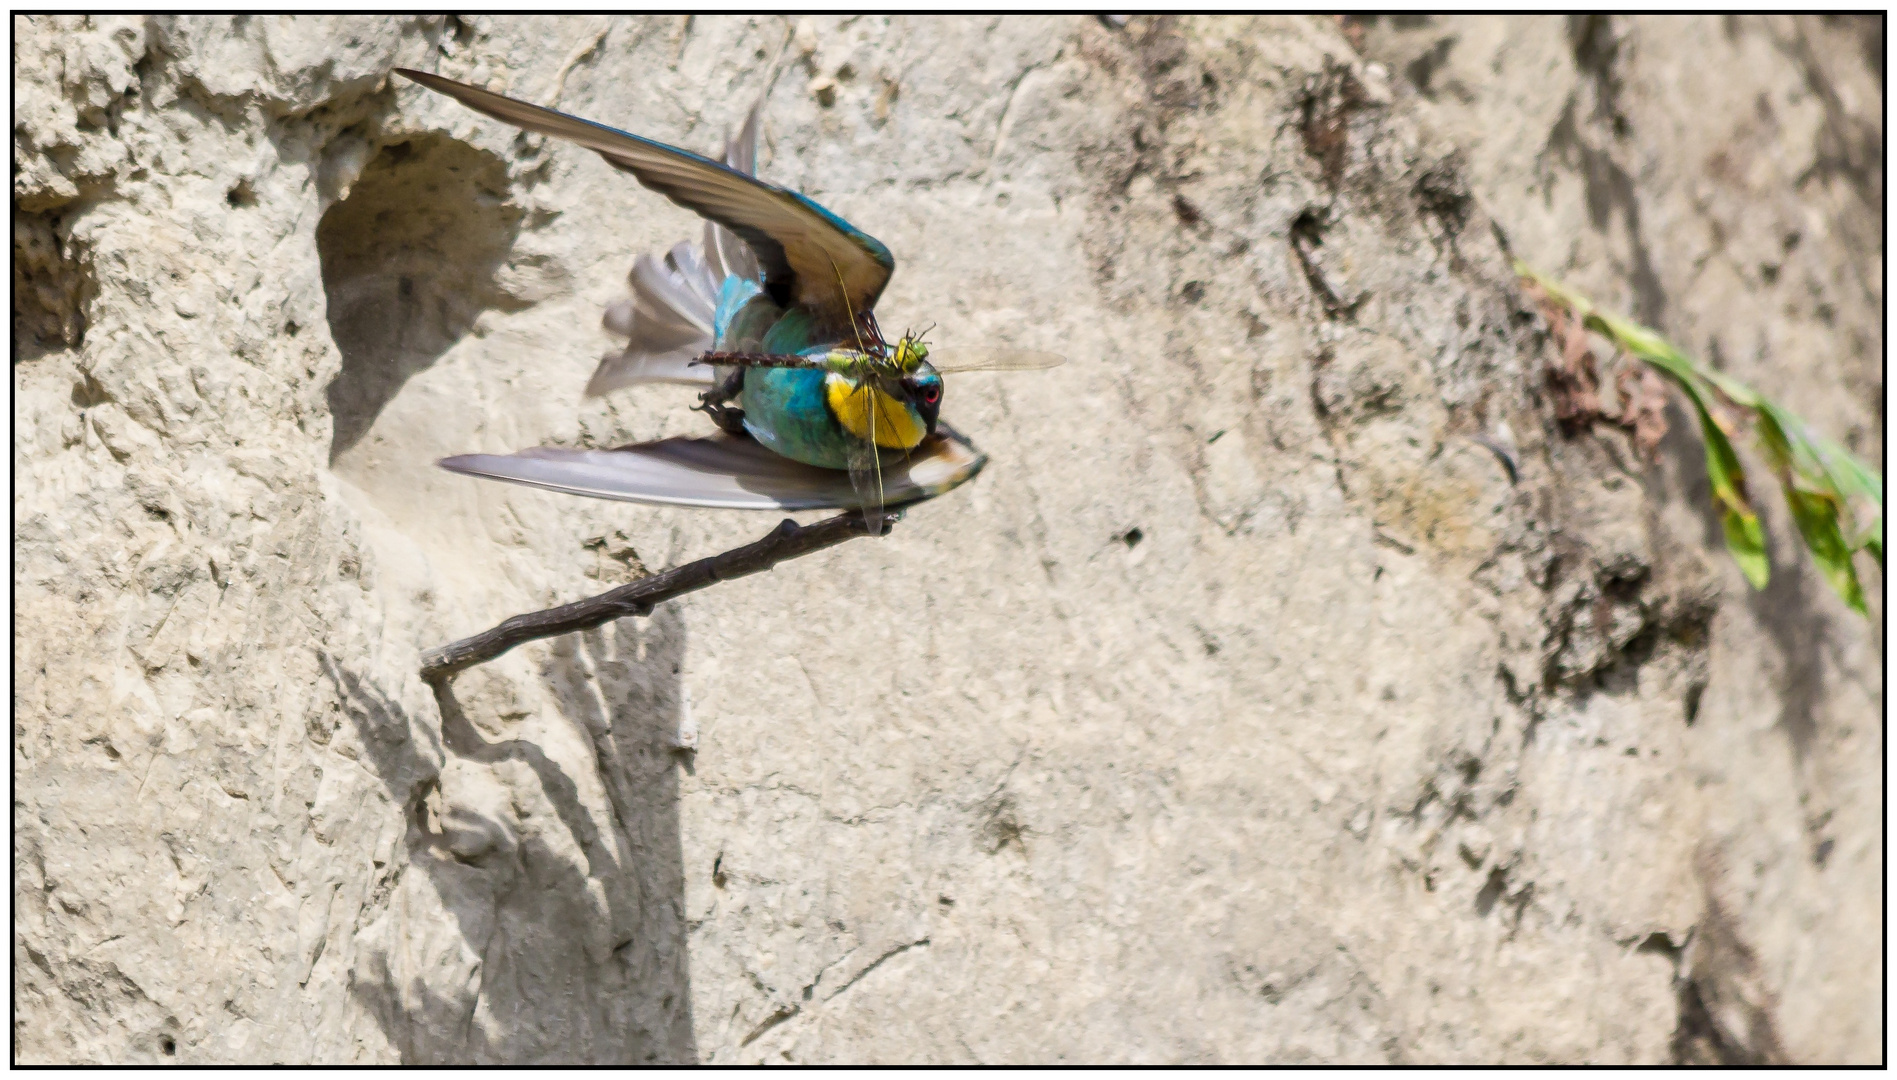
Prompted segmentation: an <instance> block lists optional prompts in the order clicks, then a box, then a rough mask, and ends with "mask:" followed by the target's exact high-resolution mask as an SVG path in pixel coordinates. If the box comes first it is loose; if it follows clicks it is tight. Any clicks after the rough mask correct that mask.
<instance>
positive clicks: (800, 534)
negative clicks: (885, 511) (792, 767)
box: [422, 511, 894, 684]
mask: <svg viewBox="0 0 1897 1080" xmlns="http://www.w3.org/2000/svg"><path fill="white" fill-rule="evenodd" d="M893 520H894V519H893V518H885V519H884V523H883V526H882V528H881V529H880V530H878V534H879V535H883V534H887V533H888V532H889V526H890V522H892V521H893ZM868 535H870V531H869V525H868V523H867V522H865V520H864V519H863V515H861V514H859V513H856V512H854V511H852V512H850V513H846V514H838V515H837V516H836V517H833V518H825V519H823V520H822V521H819V522H816V523H814V524H811V525H799V524H797V523H796V522H795V521H792V520H790V519H789V518H785V519H784V521H783V522H782V523H781V524H779V525H778V526H777V528H775V529H772V530H771V532H770V535H768V536H766V537H764V538H763V539H762V540H759V541H757V542H755V543H751V544H746V545H744V546H743V547H740V548H732V549H731V550H730V551H727V552H725V553H724V554H722V555H713V556H712V557H711V558H709V559H700V560H698V561H697V562H690V563H686V564H685V565H684V566H675V567H673V568H672V569H670V570H666V571H664V572H663V573H658V574H653V575H652V576H651V577H647V578H641V579H639V580H638V581H635V582H633V583H632V584H630V585H621V586H620V587H619V588H617V589H614V590H612V591H611V592H606V593H601V594H600V595H598V596H594V597H590V598H588V599H585V600H578V601H575V602H573V603H571V604H563V605H561V606H560V607H557V608H548V609H547V610H545V611H535V612H530V613H528V614H526V615H516V616H514V617H513V618H511V619H508V620H507V621H506V622H504V623H501V624H500V625H499V626H496V627H494V628H493V629H492V630H487V631H484V632H482V633H479V634H476V635H474V636H473V637H470V638H462V639H461V640H460V641H456V642H453V643H451V644H448V645H443V646H442V647H441V648H439V649H430V650H429V651H427V652H425V653H423V654H422V678H423V679H425V680H427V681H428V682H431V683H436V684H439V683H442V682H445V681H446V680H448V679H451V678H453V677H454V676H455V675H456V674H457V673H458V672H461V671H464V670H466V669H468V668H470V667H473V666H474V665H476V664H484V663H486V662H487V661H489V660H492V659H494V658H495V657H497V656H499V655H501V654H502V653H504V652H506V651H507V650H509V649H511V648H513V647H514V646H516V645H520V644H523V643H525V642H529V641H536V640H538V639H540V638H544V637H554V636H555V635H558V634H570V633H574V632H575V631H579V630H591V629H593V628H594V627H596V626H603V625H605V624H606V623H609V622H612V621H613V620H614V619H623V618H625V617H626V616H628V615H650V614H652V608H653V607H654V606H655V605H657V604H662V603H664V602H665V601H667V600H671V599H675V598H677V597H680V596H683V595H685V594H686V593H689V592H696V591H698V590H699V589H702V588H705V587H706V586H708V585H715V584H717V583H718V582H720V581H730V580H731V579H733V578H740V577H744V576H745V575H746V574H755V573H758V572H759V571H762V570H769V569H770V568H771V567H773V566H776V565H777V564H778V563H780V562H783V561H784V560H786V559H794V558H796V557H798V556H799V555H808V554H810V553H811V552H813V551H822V550H823V549H824V548H827V547H834V546H835V545H837V544H841V543H842V542H844V541H845V540H850V539H853V538H855V537H858V536H868Z"/></svg>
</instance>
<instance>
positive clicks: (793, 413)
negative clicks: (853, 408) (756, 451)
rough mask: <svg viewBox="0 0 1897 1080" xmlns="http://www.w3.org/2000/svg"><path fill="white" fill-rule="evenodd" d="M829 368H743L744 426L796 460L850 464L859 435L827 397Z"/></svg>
mask: <svg viewBox="0 0 1897 1080" xmlns="http://www.w3.org/2000/svg"><path fill="white" fill-rule="evenodd" d="M824 376H825V373H824V372H822V371H815V370H812V369H810V368H752V369H751V370H749V371H746V372H745V373H744V393H743V394H742V395H740V397H739V399H738V400H739V402H740V403H741V405H742V407H743V408H744V427H745V430H747V431H749V432H750V433H751V437H752V438H754V439H756V440H757V441H758V442H761V443H763V444H764V445H765V446H767V447H769V448H770V449H771V450H773V451H776V452H777V453H779V454H782V455H784V456H785V457H787V458H790V459H792V460H793V461H801V462H803V463H804V464H806V465H817V466H821V467H822V468H826V469H847V468H849V467H850V447H851V446H852V445H854V443H855V442H856V441H857V440H854V439H852V438H851V436H850V434H849V433H848V432H846V431H844V430H843V426H842V425H841V424H839V423H837V419H836V416H835V414H833V413H832V412H831V411H830V406H829V404H828V403H826V402H825V400H824V389H823V380H824Z"/></svg>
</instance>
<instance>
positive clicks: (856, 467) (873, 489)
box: [849, 380, 892, 536]
mask: <svg viewBox="0 0 1897 1080" xmlns="http://www.w3.org/2000/svg"><path fill="white" fill-rule="evenodd" d="M850 396H851V397H852V398H854V399H856V402H860V403H862V404H863V406H864V411H866V412H868V414H869V418H870V421H869V423H870V437H869V438H868V439H853V440H852V441H851V445H850V453H849V458H850V487H851V488H852V489H854V490H855V492H856V499H857V506H858V508H859V509H861V510H862V512H863V520H864V521H865V522H866V523H867V524H868V525H869V531H870V534H871V535H872V536H874V535H876V534H878V533H880V532H882V531H883V519H884V513H883V508H884V507H885V506H886V505H888V503H889V492H888V485H887V483H886V482H885V477H884V475H883V471H884V466H885V465H887V464H892V463H891V462H888V461H886V460H885V459H887V458H889V457H891V456H892V455H890V454H887V453H885V452H884V451H883V450H882V449H881V448H880V447H878V446H877V445H876V432H877V430H878V428H879V427H881V426H883V418H882V417H881V416H879V415H877V414H878V413H879V412H880V411H881V410H880V409H879V408H877V405H878V402H877V395H876V392H875V391H874V390H873V389H872V388H871V384H870V383H869V381H868V380H865V381H863V382H862V383H860V384H858V385H857V388H856V389H855V390H854V391H852V392H851V395H850Z"/></svg>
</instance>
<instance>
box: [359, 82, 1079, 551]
mask: <svg viewBox="0 0 1897 1080" xmlns="http://www.w3.org/2000/svg"><path fill="white" fill-rule="evenodd" d="M397 73H398V74H400V75H402V76H404V77H405V78H408V79H410V80H413V81H414V82H417V83H420V84H421V85H423V86H425V87H427V88H428V89H430V90H434V91H437V92H439V93H442V94H446V95H447V96H449V97H451V98H454V99H455V100H456V101H459V102H460V103H461V104H463V105H466V106H467V107H469V108H471V109H474V110H475V111H477V112H480V113H483V114H485V115H487V116H490V117H493V118H494V119H497V120H501V121H504V122H506V123H509V124H512V125H514V126H515V127H518V128H521V129H523V130H525V131H530V132H534V133H538V134H543V135H550V136H553V137H556V138H560V139H565V140H567V141H570V142H573V143H576V144H578V145H580V146H583V147H585V148H587V149H590V150H593V151H595V152H596V153H598V154H599V155H600V156H601V157H603V158H605V159H606V161H607V162H608V163H609V164H611V165H612V166H614V167H615V168H617V169H619V170H621V171H624V172H627V173H630V174H631V175H632V177H633V178H634V179H635V180H637V181H638V182H639V183H640V184H641V185H643V186H645V187H647V188H649V189H651V190H653V191H656V192H658V193H659V194H661V195H664V196H665V197H666V198H668V199H670V200H671V201H672V202H674V203H677V204H678V205H680V206H683V207H685V208H686V209H688V210H691V211H693V212H694V213H696V214H698V215H699V216H700V217H701V218H703V219H705V230H704V236H703V240H702V243H701V244H699V245H693V244H691V243H690V242H685V243H681V244H678V245H676V246H674V247H673V248H672V249H671V250H670V251H668V252H667V253H666V254H665V256H664V258H663V259H659V258H654V257H653V256H651V255H649V254H647V255H640V256H639V257H638V258H637V259H636V260H635V261H634V263H633V270H632V274H631V277H630V284H631V296H630V298H629V299H627V300H625V301H623V302H621V303H619V304H615V305H614V306H612V307H611V308H609V309H608V310H607V313H606V319H605V323H606V326H607V328H608V329H610V330H613V331H615V332H617V333H620V334H622V335H624V336H626V337H627V338H628V339H629V342H628V344H627V346H626V347H625V349H623V350H622V351H620V352H618V353H616V354H609V355H608V356H607V357H606V358H605V359H604V360H602V361H601V362H600V365H599V368H598V370H597V371H595V372H594V374H593V377H592V379H591V381H590V382H589V383H588V384H587V389H586V392H587V395H588V396H598V395H600V394H604V393H607V392H610V391H613V390H617V389H620V388H622V387H628V386H638V385H644V384H653V383H671V384H683V385H687V386H693V387H697V388H699V389H700V390H701V391H702V392H701V393H700V395H699V405H698V406H697V408H698V409H699V410H700V411H702V412H704V413H705V414H706V415H707V416H708V417H709V418H710V419H711V420H712V422H713V423H714V424H715V425H716V426H717V427H718V429H719V430H718V432H717V433H715V434H713V435H711V436H708V437H673V438H667V439H659V440H655V441H651V442H643V443H635V444H632V445H629V446H621V447H616V448H613V449H608V450H588V449H574V448H570V447H557V446H543V447H535V448H532V449H528V450H522V451H519V452H517V453H513V454H463V455H459V456H456V457H450V458H445V459H443V460H442V461H441V462H439V464H440V465H441V466H442V467H443V468H446V469H449V470H451V471H454V472H459V473H465V474H468V475H472V476H478V477H484V478H488V479H493V480H505V481H511V482H514V483H520V484H529V485H532V486H535V487H541V488H547V489H550V490H554V491H561V492H567V493H570V494H575V495H590V496H595V497H598V498H606V499H621V500H627V501H631V502H642V503H655V504H661V505H675V506H701V507H721V508H733V509H754V510H817V509H841V510H854V511H857V512H859V513H861V514H862V515H863V516H864V517H865V518H866V519H867V520H868V522H869V523H870V525H871V526H872V531H876V532H880V531H882V529H881V525H882V523H883V521H884V520H885V515H887V514H890V513H892V512H894V511H897V510H900V509H901V508H903V507H906V506H909V505H912V504H914V503H918V502H921V501H923V500H925V499H931V498H934V497H936V496H938V495H941V494H943V493H945V492H947V491H950V490H952V489H954V488H956V487H958V486H960V485H961V484H964V483H966V482H967V481H969V480H971V479H973V478H974V477H975V476H976V474H978V473H979V472H980V471H981V469H982V467H983V466H984V465H985V464H986V463H987V460H988V459H987V456H986V455H985V454H983V453H982V452H981V451H979V450H977V449H976V448H975V445H974V443H972V442H971V441H969V439H968V438H967V437H966V436H964V435H962V434H961V433H960V432H958V431H956V430H955V429H954V428H953V427H951V426H949V425H948V424H947V423H946V422H944V421H943V420H942V419H941V415H940V414H941V407H942V398H943V390H944V388H943V382H942V376H943V375H945V374H953V373H957V372H972V371H1019V370H1036V369H1045V368H1050V367H1054V366H1056V365H1058V364H1061V363H1063V362H1064V360H1063V358H1062V357H1061V356H1059V355H1057V354H1054V353H1048V352H1040V351H1036V350H1030V349H1016V348H1005V347H964V348H960V349H955V348H949V347H931V346H930V345H929V344H928V342H927V341H926V336H927V331H924V332H922V333H904V334H903V335H902V336H901V337H899V338H898V339H897V340H896V342H894V343H893V344H892V343H890V342H889V341H888V340H887V339H886V338H885V337H884V336H883V334H882V331H881V329H880V328H879V326H878V324H877V322H876V316H875V313H874V312H875V306H876V301H877V300H878V298H879V297H880V296H881V295H882V293H883V289H884V287H885V286H886V285H887V284H888V282H889V278H890V275H891V273H892V272H893V271H894V270H895V265H896V264H895V259H894V257H893V256H892V255H891V254H890V252H889V249H888V248H887V247H885V246H884V245H883V244H882V243H881V242H880V241H878V240H877V239H876V238H875V237H872V236H870V235H869V234H867V233H865V232H863V231H862V230H860V229H858V228H856V227H855V226H854V225H851V224H850V223H849V222H847V221H845V220H843V219H842V218H841V217H839V216H837V215H836V214H834V213H832V212H831V211H829V210H827V209H825V208H824V207H823V206H821V205H819V204H818V203H817V202H816V201H815V200H813V199H811V198H809V197H808V196H805V195H803V194H801V193H799V192H795V191H791V190H788V189H786V188H782V187H778V186H776V185H774V184H770V183H767V182H765V181H763V180H760V179H758V178H757V176H756V175H755V173H756V163H757V133H758V126H759V121H760V117H761V114H762V110H763V107H764V101H765V98H764V97H763V96H760V97H759V99H758V101H757V103H756V105H754V106H753V107H752V109H751V111H750V113H749V115H748V116H747V118H746V120H745V122H744V124H743V125H742V127H741V128H740V129H739V131H738V132H737V133H736V134H735V135H734V136H733V137H732V138H731V139H729V140H728V141H727V142H726V145H725V152H724V159H723V160H722V161H714V160H712V159H710V158H707V157H703V156H701V155H698V154H694V153H692V152H690V151H688V150H681V149H679V148H677V147H673V146H668V145H666V144H664V143H660V142H656V141H654V140H651V139H647V138H644V137H641V136H638V135H633V134H630V133H628V132H625V131H620V130H618V129H616V128H611V127H607V126H605V125H604V124H598V123H594V122H593V121H590V120H583V119H581V118H579V117H576V116H570V115H567V114H566V113H561V112H556V111H554V110H552V109H548V108H544V107H541V106H538V105H532V104H528V103H527V102H524V101H519V100H516V99H514V98H510V97H507V96H505V95H502V94H498V93H494V92H492V91H489V90H483V89H481V88H479V87H475V86H471V85H468V84H466V83H461V82H456V81H454V80H452V79H448V78H444V77H442V76H439V75H434V74H430V73H428V72H422V71H412V70H408V69H405V68H398V69H397ZM767 92H768V89H767Z"/></svg>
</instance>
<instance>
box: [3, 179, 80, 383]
mask: <svg viewBox="0 0 1897 1080" xmlns="http://www.w3.org/2000/svg"><path fill="white" fill-rule="evenodd" d="M69 226H70V218H69V217H68V216H67V215H66V214H62V213H60V212H58V211H46V212H42V213H28V212H25V211H22V210H19V209H17V208H16V209H15V210H14V211H13V355H14V359H15V361H16V362H18V361H23V360H32V359H35V358H37V357H39V356H43V355H45V354H46V353H49V352H54V351H57V350H60V349H77V348H79V347H80V346H81V345H84V344H85V340H86V306H87V305H88V304H89V303H91V301H92V299H93V297H95V296H96V295H98V291H99V287H98V283H97V281H96V280H95V279H94V277H93V273H92V266H91V262H90V260H89V259H88V258H87V252H86V250H85V247H84V246H83V245H81V244H75V243H74V242H73V240H72V237H71V233H70V231H69Z"/></svg>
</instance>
